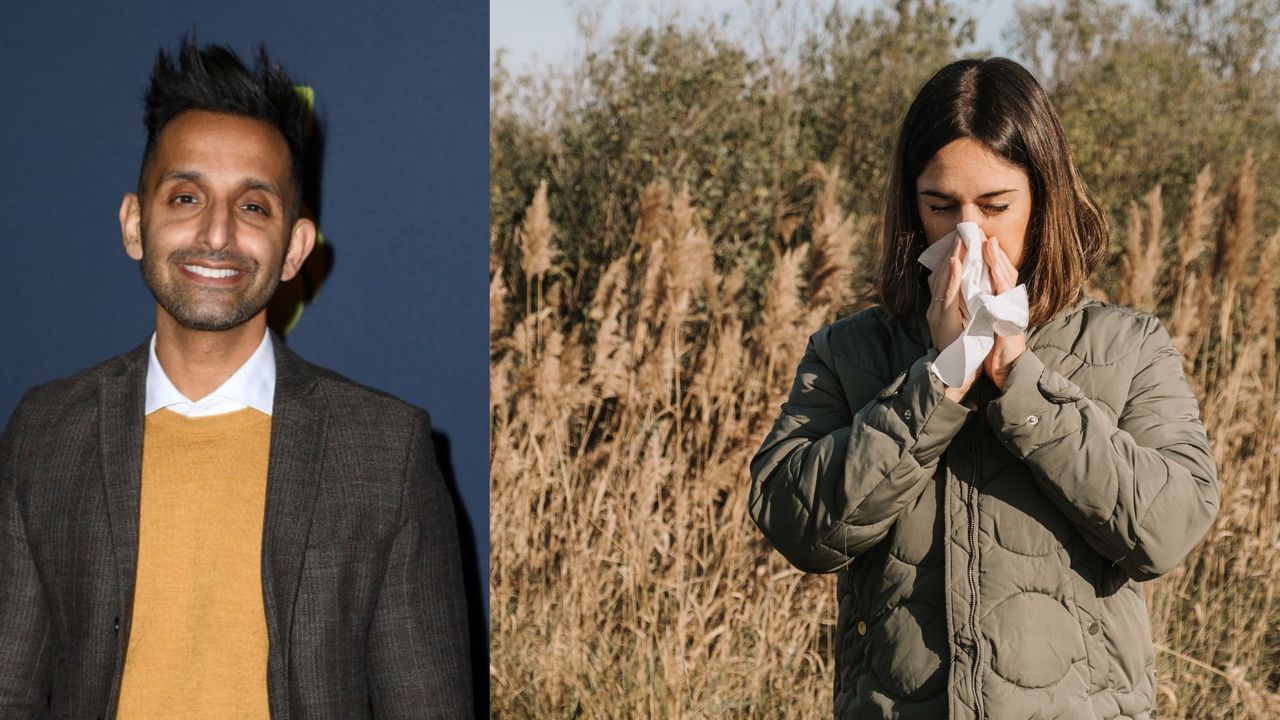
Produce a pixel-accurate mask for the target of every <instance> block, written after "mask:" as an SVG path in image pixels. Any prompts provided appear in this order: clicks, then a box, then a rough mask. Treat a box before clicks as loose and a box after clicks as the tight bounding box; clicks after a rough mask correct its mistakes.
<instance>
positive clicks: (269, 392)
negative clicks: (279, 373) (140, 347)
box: [145, 331, 276, 417]
mask: <svg viewBox="0 0 1280 720" xmlns="http://www.w3.org/2000/svg"><path fill="white" fill-rule="evenodd" d="M275 392H276V356H275V348H274V347H272V343H271V333H269V332H265V331H264V332H263V335H262V342H261V343H259V344H258V349H257V350H254V351H253V354H252V355H250V356H249V359H248V360H245V362H244V364H243V365H241V366H240V367H239V368H237V369H236V371H235V372H234V373H232V374H231V377H229V378H227V379H226V380H225V381H224V382H223V383H222V385H220V386H218V388H217V389H216V390H214V391H213V392H211V393H209V394H208V395H206V396H205V397H203V398H200V400H198V401H195V402H192V401H191V399H190V398H188V397H187V396H186V395H183V394H182V391H180V390H178V388H177V387H175V386H174V384H173V382H172V381H171V380H169V376H168V375H166V374H165V372H164V368H163V367H161V366H160V360H159V358H157V357H156V336H155V334H154V333H152V335H151V350H150V357H149V359H148V360H147V388H146V405H145V412H146V414H147V415H150V414H151V413H153V412H155V411H157V410H161V409H164V408H168V409H170V410H173V411H174V412H178V413H181V414H183V415H188V416H191V417H195V416H201V415H218V414H221V413H225V412H232V411H234V410H241V409H244V408H246V407H250V408H253V409H254V410H257V411H259V412H262V413H265V414H267V415H270V414H271V404H272V402H273V400H274V399H275Z"/></svg>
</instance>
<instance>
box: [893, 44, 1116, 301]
mask: <svg viewBox="0 0 1280 720" xmlns="http://www.w3.org/2000/svg"><path fill="white" fill-rule="evenodd" d="M960 138H973V139H974V140H977V141H979V142H981V143H982V144H983V145H985V146H986V147H987V148H988V149H989V150H991V152H993V153H995V154H996V155H998V156H1000V157H1002V158H1004V159H1005V160H1006V161H1008V162H1010V163H1012V164H1014V165H1017V166H1018V167H1020V168H1022V169H1023V170H1024V171H1026V173H1027V176H1028V177H1029V178H1030V180H1031V194H1032V206H1031V220H1030V223H1029V224H1028V227H1027V236H1026V237H1027V254H1026V255H1025V256H1024V259H1023V262H1022V266H1021V267H1020V268H1019V271H1018V282H1020V283H1026V285H1027V298H1028V301H1029V304H1030V311H1031V312H1030V315H1031V317H1030V324H1031V325H1040V324H1041V323H1043V322H1044V321H1045V320H1048V319H1049V318H1051V317H1053V315H1054V314H1055V313H1057V312H1058V311H1059V310H1062V309H1063V308H1065V307H1067V306H1068V305H1070V304H1071V303H1072V302H1074V301H1075V300H1076V299H1077V298H1078V297H1079V294H1080V291H1081V290H1082V288H1083V287H1084V285H1085V282H1086V281H1087V280H1088V278H1089V275H1090V274H1091V273H1092V272H1093V269H1094V268H1095V267H1096V266H1097V264H1098V262H1099V261H1100V260H1101V259H1102V256H1103V253H1104V252H1105V251H1106V248H1107V226H1106V221H1105V219H1104V218H1103V215H1102V211H1101V210H1100V209H1099V207H1098V203H1097V201H1095V200H1094V199H1093V196H1092V195H1090V194H1089V191H1088V190H1087V189H1086V188H1085V186H1084V183H1083V182H1082V181H1081V180H1080V174H1079V172H1078V171H1077V170H1076V166H1075V163H1074V162H1072V160H1071V149H1070V148H1069V147H1068V146H1067V137H1066V134H1065V133H1064V132H1063V131H1062V124H1061V123H1060V122H1059V121H1058V114H1057V113H1055V112H1054V110H1053V106H1052V105H1050V104H1049V98H1048V96H1047V95H1046V94H1045V92H1044V89H1043V88H1042V87H1040V83H1038V82H1036V79H1035V78H1034V77H1033V76H1032V75H1031V73H1029V72H1027V70H1026V69H1025V68H1023V67H1022V66H1021V65H1019V64H1017V63H1016V62H1013V61H1012V60H1008V59H1006V58H989V59H986V60H958V61H956V62H953V63H951V64H950V65H947V66H946V67H944V68H942V69H941V70H939V71H938V72H937V73H935V74H934V76H933V77H931V78H929V81H928V82H926V83H925V84H924V87H922V88H920V92H918V93H917V94H916V98H915V100H914V101H912V103H911V107H910V108H909V109H908V110H907V115H906V117H905V118H904V119H903V121H902V130H901V132H900V133H899V134H898V142H897V145H896V147H895V148H894V152H893V162H892V164H891V166H890V169H889V179H888V184H887V185H886V188H885V195H884V204H883V207H882V210H881V220H882V226H881V242H880V255H879V259H878V266H879V272H878V273H877V275H876V281H875V287H874V292H875V293H876V295H877V298H876V299H877V300H878V301H879V302H880V303H881V304H882V305H884V306H885V308H886V309H887V310H888V311H889V312H890V313H891V314H893V315H894V316H895V317H897V318H899V319H905V318H907V317H910V316H911V314H912V313H914V312H915V311H917V309H918V307H919V303H920V302H921V301H922V300H925V301H927V299H928V295H929V286H928V283H927V281H926V279H925V273H926V272H927V270H926V268H925V267H924V266H923V265H921V264H920V263H919V262H917V261H916V258H918V257H919V256H920V253H922V252H924V249H925V247H926V241H925V237H924V227H923V226H922V225H921V223H920V215H919V211H918V210H917V206H916V178H918V177H919V176H920V173H922V172H923V171H924V167H925V165H927V164H928V162H929V160H930V159H932V158H933V156H934V154H936V153H937V152H938V151H939V150H941V149H942V148H943V147H945V146H946V145H947V144H948V143H950V142H952V141H954V140H958V139H960Z"/></svg>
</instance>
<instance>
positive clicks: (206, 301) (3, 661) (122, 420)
mask: <svg viewBox="0 0 1280 720" xmlns="http://www.w3.org/2000/svg"><path fill="white" fill-rule="evenodd" d="M306 117H307V112H306V108H305V106H304V105H303V104H302V102H301V101H300V100H299V98H298V97H297V95H296V94H295V92H294V89H293V84H292V82H291V81H290V79H289V78H288V76H287V75H286V74H285V73H284V71H283V70H281V69H280V68H278V67H274V66H272V65H271V63H270V62H269V61H268V59H267V57H266V53H265V52H262V53H260V55H259V57H258V62H257V67H256V69H255V71H254V72H250V71H249V70H248V69H247V68H246V67H245V66H244V64H243V63H242V62H241V61H240V59H239V58H238V57H236V55H235V54H234V53H233V52H232V51H230V50H229V49H227V48H224V47H218V46H209V47H205V48H199V47H197V46H196V45H195V43H194V41H193V40H184V41H183V43H182V46H181V47H180V49H179V51H178V53H177V56H176V57H175V58H171V57H170V56H168V55H167V54H166V53H164V52H161V53H160V55H159V57H158V59H157V61H156V65H155V68H154V70H153V73H152V77H151V83H150V86H149V88H148V90H147V93H146V113H145V121H146V127H147V144H146V150H145V152H144V156H143V162H142V171H141V174H140V178H139V182H138V190H137V192H136V193H128V194H127V195H125V197H124V201H123V202H122V203H121V207H120V228H121V232H122V235H123V239H124V247H125V252H127V253H128V254H129V256H130V257H132V258H133V259H135V260H138V261H139V262H140V263H141V267H142V274H143V277H144V279H145V281H146V284H147V286H148V288H149V289H150V290H151V293H152V294H153V295H154V296H155V299H156V329H155V334H154V335H153V336H152V338H151V340H150V341H149V342H147V343H144V344H143V345H142V346H141V347H139V348H137V349H136V350H134V351H132V352H130V353H127V354H125V355H121V356H119V357H116V358H112V359H110V360H107V361H106V362H104V363H101V364H99V365H97V366H95V367H92V368H90V369H88V370H85V371H83V372H81V373H79V374H78V375H75V376H72V377H70V378H66V379H63V380H59V381H56V382H53V383H50V384H48V385H44V386H42V387H38V388H35V389H33V390H31V391H29V392H28V393H27V394H26V396H25V397H24V398H23V400H22V401H21V403H20V404H19V406H18V408H17V409H16V410H15V411H14V413H13V416H12V418H11V419H10V422H9V425H8V427H7V428H6V430H5V432H4V436H3V439H2V440H0V718H36V717H46V716H53V717H75V718H115V717H120V718H123V719H124V720H145V719H147V718H268V717H270V718H275V719H280V718H294V719H295V720H296V719H298V718H343V719H347V718H363V717H376V718H410V717H412V718H427V717H430V718H455V717H470V716H471V714H472V709H471V705H470V703H471V697H472V695H471V689H470V678H469V672H470V669H469V662H468V648H467V640H466V614H467V613H466V607H465V601H464V599H463V592H462V587H461V584H462V581H461V567H460V556H459V551H458V538H457V532H456V529H455V524H454V517H453V511H452V505H451V501H450V497H449V494H448V492H447V490H446V488H445V485H444V482H443V480H442V478H441V475H440V471H439V469H438V467H437V463H436V460H435V457H434V454H433V451H432V445H431V434H430V430H429V425H428V420H427V416H426V413H424V412H423V411H421V410H419V409H417V408H414V407H412V406H410V405H408V404H406V403H404V402H401V401H399V400H397V399H395V398H393V397H391V396H389V395H386V394H383V393H379V392H377V391H374V390H370V389H368V388H365V387H362V386H360V385H357V384H355V383H353V382H351V381H350V380H347V379H346V378H343V377H341V376H339V375H336V374H335V373H332V372H329V371H326V370H323V369H321V368H317V367H315V366H313V365H310V364H308V363H306V362H305V361H303V360H302V359H301V358H299V357H298V356H297V355H295V354H294V353H292V352H290V351H289V350H288V349H287V348H286V347H285V346H284V345H283V344H282V343H281V342H280V341H279V339H278V338H277V337H275V336H274V335H273V334H271V333H269V332H268V330H267V324H266V312H265V307H266V304H267V302H268V300H270V298H271V296H272V294H273V293H274V291H275V290H276V288H277V286H278V285H279V284H280V283H281V282H282V281H287V280H289V279H290V278H292V277H293V276H294V275H295V274H297V272H298V270H299V267H300V266H301V264H302V262H303V261H304V260H305V259H306V257H307V255H308V253H309V252H310V251H311V249H312V246H313V244H314V241H315V236H316V230H315V227H314V225H313V223H312V222H311V221H310V220H308V219H306V218H304V217H301V216H300V206H301V177H302V168H301V162H302V152H301V148H302V146H303V136H304V133H305V123H306Z"/></svg>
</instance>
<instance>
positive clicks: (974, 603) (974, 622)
mask: <svg viewBox="0 0 1280 720" xmlns="http://www.w3.org/2000/svg"><path fill="white" fill-rule="evenodd" d="M977 399H978V413H979V414H981V413H982V387H981V386H979V387H978V398H977ZM980 422H981V420H980V419H979V420H977V421H975V422H974V426H973V428H974V433H973V434H972V435H971V436H970V447H972V448H973V454H972V456H973V474H972V477H971V478H970V482H969V489H968V492H967V496H968V497H967V498H966V499H965V515H966V516H967V517H968V520H969V566H968V571H969V633H970V635H971V636H972V639H973V645H972V646H971V648H970V650H969V655H970V657H971V658H972V665H971V669H972V672H971V673H970V676H969V679H970V681H971V684H970V689H971V691H972V692H973V711H974V713H975V717H977V718H981V717H982V699H981V697H979V695H978V670H979V665H978V663H979V660H980V658H979V656H980V646H979V644H978V643H979V638H978V581H977V579H976V578H975V576H974V572H975V569H976V566H977V563H978V508H977V493H978V435H977V429H978V424H979V423H980Z"/></svg>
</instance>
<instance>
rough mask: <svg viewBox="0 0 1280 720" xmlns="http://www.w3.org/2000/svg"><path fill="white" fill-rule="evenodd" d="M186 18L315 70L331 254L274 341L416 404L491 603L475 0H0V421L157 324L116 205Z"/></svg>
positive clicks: (307, 72)
mask: <svg viewBox="0 0 1280 720" xmlns="http://www.w3.org/2000/svg"><path fill="white" fill-rule="evenodd" d="M193 26H194V27H195V28H196V29H197V33H198V39H199V41H200V42H201V43H202V44H204V43H211V42H216V43H224V44H228V45H231V46H232V47H233V48H235V49H236V50H237V51H239V52H240V53H241V55H242V56H248V53H249V52H251V51H252V50H253V49H254V48H255V47H256V45H257V44H259V43H264V44H265V45H266V46H267V48H268V50H269V51H270V52H271V54H272V56H273V57H274V58H276V59H278V60H279V61H280V62H281V64H283V65H284V66H285V67H286V68H287V69H288V70H289V71H290V72H291V73H292V74H293V76H294V77H295V79H297V80H298V81H300V82H301V83H304V84H307V85H310V86H311V87H313V88H314V90H315V94H316V110H317V114H318V115H319V117H320V119H321V121H322V122H323V125H324V127H325V133H324V135H325V143H324V153H323V174H322V176H321V178H320V185H321V190H322V193H323V195H322V198H323V205H322V215H321V217H320V230H321V231H322V232H323V233H324V236H325V238H326V240H327V242H328V244H329V247H330V249H331V250H332V258H333V263H332V269H331V271H330V273H329V274H328V276H327V279H326V280H325V282H324V284H323V286H322V287H321V289H320V292H319V294H318V295H317V296H316V297H315V299H314V302H313V303H311V304H310V305H309V306H308V307H307V308H306V310H305V312H304V314H303V316H302V318H301V320H300V321H299V322H298V324H297V326H296V328H295V329H294V330H293V332H292V333H291V334H290V335H289V337H288V343H289V346H290V347H292V348H293V349H294V350H296V351H298V352H299V353H300V354H301V355H302V356H303V357H305V358H307V359H309V360H311V361H312V362H315V363H318V364H320V365H324V366H326V367H329V368H332V369H334V370H336V371H338V372H341V373H343V374H345V375H348V376H349V377H351V378H353V379H355V380H357V381H359V382H363V383H366V384H368V385H372V386H374V387H378V388H381V389H383V390H386V391H388V392H391V393H394V394H396V395H398V396H400V397H402V398H404V399H406V400H408V401H410V402H412V403H414V404H417V405H420V406H422V407H425V408H427V409H428V410H429V411H430V412H431V415H432V421H433V425H434V427H435V429H436V431H437V438H436V439H437V447H438V448H440V449H441V450H442V451H444V452H446V453H447V456H446V457H444V458H442V459H443V460H444V464H445V465H446V473H447V474H451V476H452V480H453V482H454V486H455V489H456V491H457V494H458V496H459V499H460V501H461V503H462V505H463V506H464V508H465V510H464V512H463V514H462V517H461V518H460V520H461V521H462V522H463V527H464V534H466V533H467V532H469V533H470V534H471V536H472V537H473V538H474V542H473V543H469V544H470V545H471V546H470V547H469V548H468V552H469V554H470V555H471V556H472V562H471V571H472V576H471V577H470V578H469V583H470V585H471V594H472V597H473V599H474V600H475V602H476V603H477V604H483V605H485V606H487V599H488V553H489V543H488V527H489V526H488V518H489V500H488V493H489V489H488V488H489V483H488V362H489V354H488V337H489V336H488V329H487V328H488V314H487V312H486V308H487V303H488V294H487V285H488V279H487V273H488V265H487V254H488V221H487V207H488V205H487V203H488V180H487V178H488V158H487V143H488V137H487V135H488V100H487V98H488V8H487V4H486V3H466V2H464V3H457V2H394V3H393V2H377V3H356V2H336V1H317V0H310V1H308V2H288V3H261V2H248V1H243V0H223V1H222V2H220V3H200V4H199V6H198V7H191V6H184V7H181V8H179V7H178V6H175V5H174V4H173V3H169V2H159V1H151V2H129V3H101V4H99V3H85V2H80V3H59V2H44V3H18V2H12V3H5V8H4V11H3V17H2V18H0V147H3V151H2V152H0V231H3V242H4V250H5V252H4V257H3V261H0V343H2V344H3V348H4V353H3V358H4V359H3V361H0V419H3V418H8V416H9V414H10V412H11V411H12V410H13V407H14V405H15V404H16V403H17V401H18V398H19V397H20V396H21V394H22V392H23V391H24V390H25V389H26V388H28V387H30V386H32V385H35V384H38V383H42V382H45V381H48V380H51V379H53V378H56V377H61V376H65V375H69V374H71V373H74V372H76V371H78V370H80V369H83V368H85V367H87V366H89V365H91V364H93V363H95V362H97V361H99V360H102V359H105V358H107V357H109V356H111V355H115V354H117V353H120V352H124V351H126V350H129V349H131V348H133V347H135V346H136V345H138V344H139V343H141V342H143V341H144V340H145V339H146V338H147V337H148V336H149V334H150V332H151V330H152V328H153V326H154V312H153V307H154V305H153V301H152V299H151V296H150V295H149V294H148V292H147V290H146V287H145V286H144V285H143V283H142V279H141V277H140V274H139V271H138V268H137V266H136V264H135V263H133V262H132V261H131V260H129V259H128V257H126V256H125V254H124V251H123V249H122V248H121V242H120V232H119V226H118V224H117V220H116V211H117V208H118V207H119V204H120V198H121V196H122V194H123V193H125V192H126V191H128V190H131V189H132V188H133V187H134V184H135V181H136V177H137V171H138V163H139V159H140V157H141V152H142V146H143V140H144V133H143V127H142V119H141V99H140V98H141V94H142V90H143V87H144V84H145V82H146V78H147V75H148V72H149V70H150V68H151V64H152V61H153V60H154V58H155V54H156V51H157V49H158V48H159V47H161V46H165V47H168V48H170V49H172V48H174V47H175V46H176V45H177V41H178V39H179V37H180V36H181V34H182V33H183V32H185V31H187V30H190V29H191V28H192V27H193ZM485 616H487V612H486V613H485V614H484V616H480V617H479V619H478V621H477V627H476V628H473V637H474V638H475V639H476V640H477V641H480V640H482V639H484V638H485V637H486V635H485V633H484V630H483V624H484V623H485ZM476 654H477V656H479V657H478V662H477V670H478V672H477V677H476V681H477V684H478V688H483V687H485V682H486V680H487V672H485V671H484V667H485V665H487V663H486V662H484V660H483V655H484V652H483V648H482V647H481V648H477V653H476ZM477 695H478V696H484V697H487V693H484V692H483V690H478V692H477ZM481 707H483V705H482V706H481Z"/></svg>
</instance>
